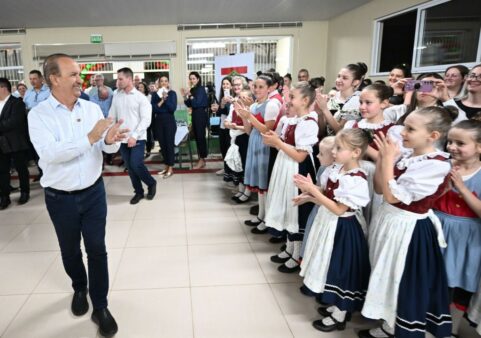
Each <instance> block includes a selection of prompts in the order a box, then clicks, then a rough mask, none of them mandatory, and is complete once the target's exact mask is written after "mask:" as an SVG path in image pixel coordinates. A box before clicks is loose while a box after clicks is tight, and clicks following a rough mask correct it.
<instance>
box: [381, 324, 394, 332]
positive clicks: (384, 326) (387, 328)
mask: <svg viewBox="0 0 481 338" xmlns="http://www.w3.org/2000/svg"><path fill="white" fill-rule="evenodd" d="M382 328H383V329H384V331H386V332H387V333H389V334H392V335H394V328H393V327H390V326H389V325H387V323H386V322H384V323H382Z"/></svg>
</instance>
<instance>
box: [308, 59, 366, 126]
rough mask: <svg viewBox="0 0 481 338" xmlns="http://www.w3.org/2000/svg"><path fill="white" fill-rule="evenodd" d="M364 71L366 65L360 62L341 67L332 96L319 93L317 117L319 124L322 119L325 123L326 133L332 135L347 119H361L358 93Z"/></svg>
mask: <svg viewBox="0 0 481 338" xmlns="http://www.w3.org/2000/svg"><path fill="white" fill-rule="evenodd" d="M366 73H367V66H366V64H365V63H362V62H358V63H356V64H349V65H347V66H346V67H345V68H341V70H340V71H339V73H338V74H337V79H336V94H335V95H334V97H333V98H329V96H328V95H320V96H319V98H318V100H316V104H317V108H318V110H319V113H320V114H319V117H320V118H321V117H322V118H321V119H320V120H321V121H320V123H319V124H320V125H322V120H324V125H326V124H327V133H328V135H333V134H335V133H336V132H338V131H339V130H341V129H342V128H343V127H344V124H345V123H346V122H347V121H349V120H356V121H357V120H360V119H361V114H360V112H359V94H360V90H361V89H362V81H363V79H364V75H366ZM333 114H334V116H333Z"/></svg>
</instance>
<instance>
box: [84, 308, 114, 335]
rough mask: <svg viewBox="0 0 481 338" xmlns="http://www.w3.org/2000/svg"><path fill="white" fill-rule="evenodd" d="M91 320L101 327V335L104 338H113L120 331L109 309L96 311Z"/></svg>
mask: <svg viewBox="0 0 481 338" xmlns="http://www.w3.org/2000/svg"><path fill="white" fill-rule="evenodd" d="M91 318H92V321H93V322H94V323H95V324H97V325H98V326H99V333H100V335H101V336H103V337H106V338H108V337H112V336H113V335H115V334H116V333H117V331H118V330H119V328H118V326H117V322H116V321H115V319H114V317H112V314H111V313H110V311H109V309H107V308H103V309H98V310H94V311H93V312H92V317H91Z"/></svg>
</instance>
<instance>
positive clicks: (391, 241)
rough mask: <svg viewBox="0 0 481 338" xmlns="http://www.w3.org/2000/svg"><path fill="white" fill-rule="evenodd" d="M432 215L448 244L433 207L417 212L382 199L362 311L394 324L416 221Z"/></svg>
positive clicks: (370, 239) (375, 221) (440, 240)
mask: <svg viewBox="0 0 481 338" xmlns="http://www.w3.org/2000/svg"><path fill="white" fill-rule="evenodd" d="M425 218H429V219H430V220H431V222H432V223H433V225H434V228H435V229H436V232H437V235H438V243H439V246H440V247H446V241H445V240H444V235H443V231H442V227H441V222H440V221H439V219H438V218H437V217H436V215H435V214H434V213H433V211H432V210H429V212H427V213H425V214H416V213H413V212H410V211H406V210H402V209H399V208H397V207H395V206H392V205H391V204H389V203H383V204H382V205H381V207H380V210H379V211H378V212H377V213H376V214H375V218H374V219H373V221H372V223H371V226H370V227H369V236H368V242H369V260H370V262H371V277H370V279H369V287H368V290H367V294H366V300H365V302H364V307H363V309H362V311H361V313H362V315H363V316H365V317H367V318H371V319H384V320H385V321H386V322H387V324H388V325H389V326H391V327H394V325H395V323H396V313H397V312H396V309H397V300H398V293H399V284H400V283H401V278H402V275H403V272H404V265H405V262H406V256H407V253H408V249H409V244H410V243H411V238H412V234H413V232H414V228H415V226H416V222H417V221H418V220H420V219H425Z"/></svg>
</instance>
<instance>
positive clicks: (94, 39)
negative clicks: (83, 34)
mask: <svg viewBox="0 0 481 338" xmlns="http://www.w3.org/2000/svg"><path fill="white" fill-rule="evenodd" d="M102 41H103V39H102V34H91V35H90V43H102Z"/></svg>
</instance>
